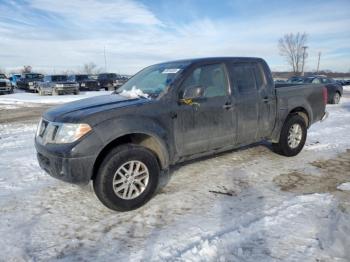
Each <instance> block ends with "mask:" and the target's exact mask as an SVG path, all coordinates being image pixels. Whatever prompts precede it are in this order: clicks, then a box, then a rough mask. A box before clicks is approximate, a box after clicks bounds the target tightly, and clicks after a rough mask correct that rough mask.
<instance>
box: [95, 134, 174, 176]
mask: <svg viewBox="0 0 350 262" xmlns="http://www.w3.org/2000/svg"><path fill="white" fill-rule="evenodd" d="M127 143H133V144H136V145H140V146H144V147H145V148H147V149H149V150H150V151H151V152H153V153H154V155H155V156H156V158H157V161H158V164H159V166H160V168H161V169H166V168H168V166H169V153H168V150H167V147H166V145H165V143H164V142H163V141H162V140H161V139H160V138H159V137H158V136H156V135H154V134H150V133H143V132H142V133H141V132H135V133H129V134H125V135H121V136H119V137H117V138H115V139H113V140H112V141H110V142H109V143H108V144H107V145H105V146H104V148H103V149H102V150H101V151H100V152H99V154H98V156H97V158H96V160H95V163H94V166H93V172H92V177H91V179H94V178H95V176H96V174H97V171H98V169H99V168H100V166H101V164H102V162H103V159H104V158H105V157H106V155H107V154H108V153H109V152H110V151H111V150H112V149H113V148H115V147H117V146H120V145H123V144H127Z"/></svg>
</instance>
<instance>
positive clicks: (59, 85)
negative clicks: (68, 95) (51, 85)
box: [55, 84, 63, 87]
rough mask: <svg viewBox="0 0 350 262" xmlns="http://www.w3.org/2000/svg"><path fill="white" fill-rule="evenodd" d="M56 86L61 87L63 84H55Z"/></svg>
mask: <svg viewBox="0 0 350 262" xmlns="http://www.w3.org/2000/svg"><path fill="white" fill-rule="evenodd" d="M55 86H56V87H63V84H56V85H55Z"/></svg>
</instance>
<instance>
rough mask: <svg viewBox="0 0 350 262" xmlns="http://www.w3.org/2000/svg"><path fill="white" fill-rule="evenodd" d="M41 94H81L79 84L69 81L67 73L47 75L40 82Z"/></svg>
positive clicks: (39, 90) (39, 89)
mask: <svg viewBox="0 0 350 262" xmlns="http://www.w3.org/2000/svg"><path fill="white" fill-rule="evenodd" d="M38 92H39V95H64V94H74V95H77V94H79V84H78V83H77V82H74V81H69V80H68V76H66V75H46V76H45V77H44V79H43V81H42V82H39V83H38Z"/></svg>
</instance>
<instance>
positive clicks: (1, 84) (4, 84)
mask: <svg viewBox="0 0 350 262" xmlns="http://www.w3.org/2000/svg"><path fill="white" fill-rule="evenodd" d="M11 93H13V86H12V85H11V81H10V80H9V79H8V78H7V77H6V75H5V74H0V94H11Z"/></svg>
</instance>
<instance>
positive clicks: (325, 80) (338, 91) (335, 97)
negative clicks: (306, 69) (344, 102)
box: [304, 76, 343, 104]
mask: <svg viewBox="0 0 350 262" xmlns="http://www.w3.org/2000/svg"><path fill="white" fill-rule="evenodd" d="M304 83H312V84H324V85H325V87H326V88H327V90H328V103H330V104H338V103H339V102H340V98H341V96H342V95H343V86H342V85H340V84H338V83H337V82H336V81H335V80H334V79H333V78H329V77H324V76H308V77H305V78H304Z"/></svg>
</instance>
